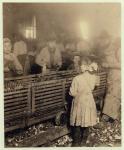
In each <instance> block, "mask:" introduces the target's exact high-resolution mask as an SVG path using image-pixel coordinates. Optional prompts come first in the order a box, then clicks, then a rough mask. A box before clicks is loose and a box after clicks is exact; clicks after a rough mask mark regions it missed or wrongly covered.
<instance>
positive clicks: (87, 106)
mask: <svg viewBox="0 0 124 150" xmlns="http://www.w3.org/2000/svg"><path fill="white" fill-rule="evenodd" d="M89 62H90V60H89V59H88V58H86V59H83V61H82V63H81V71H82V73H81V74H80V75H78V76H76V77H75V78H74V79H73V81H72V85H71V87H70V93H69V94H70V95H71V96H73V101H72V106H71V114H70V125H71V126H72V127H73V130H72V135H73V145H72V146H80V143H81V140H82V137H83V133H84V130H85V129H87V128H88V127H90V126H94V125H96V123H97V111H96V104H95V101H94V98H93V94H92V91H93V90H94V87H95V86H96V85H98V79H99V78H98V76H96V75H95V74H94V73H93V71H94V70H97V64H96V63H90V64H89Z"/></svg>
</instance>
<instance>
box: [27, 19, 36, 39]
mask: <svg viewBox="0 0 124 150" xmlns="http://www.w3.org/2000/svg"><path fill="white" fill-rule="evenodd" d="M25 37H26V38H27V39H36V17H35V16H34V17H33V19H32V24H31V26H27V27H26V28H25Z"/></svg>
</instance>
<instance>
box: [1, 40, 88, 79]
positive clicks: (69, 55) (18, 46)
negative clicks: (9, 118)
mask: <svg viewBox="0 0 124 150" xmlns="http://www.w3.org/2000/svg"><path fill="white" fill-rule="evenodd" d="M27 47H28V46H27V44H26V42H24V41H23V40H21V39H18V40H17V41H16V42H15V43H14V44H13V45H12V42H11V40H10V39H9V38H4V40H3V49H4V75H5V77H10V76H17V75H28V74H37V73H41V72H48V71H50V70H66V69H72V68H74V67H75V68H78V62H79V60H80V57H79V55H80V53H85V54H86V53H88V52H89V51H90V46H89V43H88V42H86V41H84V40H82V41H79V42H78V43H77V45H76V44H75V43H73V42H68V43H66V45H64V44H62V43H57V41H56V38H50V39H49V40H47V41H46V43H45V45H44V46H42V47H40V50H37V49H35V50H28V48H27ZM12 57H14V59H12ZM10 64H12V65H10ZM13 70H14V73H13Z"/></svg>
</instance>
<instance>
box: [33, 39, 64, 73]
mask: <svg viewBox="0 0 124 150" xmlns="http://www.w3.org/2000/svg"><path fill="white" fill-rule="evenodd" d="M35 62H36V64H37V65H38V66H40V67H41V72H43V73H45V72H47V71H49V70H59V68H61V66H62V56H61V52H60V50H59V49H58V47H57V44H56V39H55V38H50V39H49V40H48V41H47V46H46V47H44V48H43V49H41V51H40V53H39V54H37V56H36V59H35Z"/></svg>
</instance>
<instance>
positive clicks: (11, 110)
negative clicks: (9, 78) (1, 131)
mask: <svg viewBox="0 0 124 150" xmlns="http://www.w3.org/2000/svg"><path fill="white" fill-rule="evenodd" d="M30 112H31V89H30V86H20V87H16V86H15V89H14V88H12V89H11V88H9V87H8V88H7V89H5V90H4V118H5V130H6V131H10V130H13V129H16V128H22V127H24V126H25V121H24V118H25V116H26V114H28V113H30Z"/></svg>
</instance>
